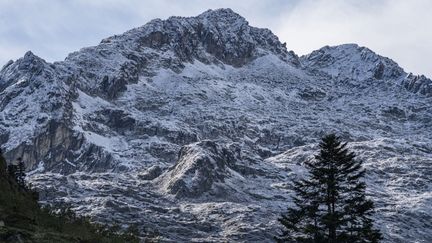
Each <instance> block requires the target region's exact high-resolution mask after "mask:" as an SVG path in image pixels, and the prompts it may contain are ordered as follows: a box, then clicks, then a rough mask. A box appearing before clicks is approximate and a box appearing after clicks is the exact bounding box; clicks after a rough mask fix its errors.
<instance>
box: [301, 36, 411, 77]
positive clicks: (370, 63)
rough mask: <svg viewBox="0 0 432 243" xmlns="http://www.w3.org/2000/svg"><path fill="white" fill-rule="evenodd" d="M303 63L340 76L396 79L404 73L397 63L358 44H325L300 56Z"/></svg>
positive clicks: (311, 67) (308, 66)
mask: <svg viewBox="0 0 432 243" xmlns="http://www.w3.org/2000/svg"><path fill="white" fill-rule="evenodd" d="M301 61H302V64H303V65H304V66H305V67H307V68H310V69H315V70H320V71H323V72H325V73H327V74H329V75H331V76H333V77H338V78H342V79H354V80H360V81H363V80H367V79H379V80H380V79H396V78H399V77H402V76H403V75H404V71H403V69H402V68H401V67H399V65H398V64H397V63H396V62H394V61H393V60H391V59H390V58H386V57H383V56H380V55H378V54H376V53H375V52H373V51H372V50H370V49H369V48H366V47H362V46H359V45H358V44H353V43H350V44H342V45H337V46H325V47H322V48H320V49H318V50H315V51H313V52H312V53H310V54H308V55H305V56H302V57H301Z"/></svg>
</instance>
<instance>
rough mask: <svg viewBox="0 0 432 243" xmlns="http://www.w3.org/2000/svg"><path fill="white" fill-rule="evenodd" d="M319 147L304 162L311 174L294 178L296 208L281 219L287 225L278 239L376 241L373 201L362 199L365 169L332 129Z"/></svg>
mask: <svg viewBox="0 0 432 243" xmlns="http://www.w3.org/2000/svg"><path fill="white" fill-rule="evenodd" d="M319 146H320V152H319V154H318V155H317V156H316V157H315V160H313V161H307V162H305V165H306V168H307V169H308V172H309V177H308V178H306V179H302V180H299V181H295V182H294V192H295V194H296V195H295V196H294V197H293V201H294V204H295V207H293V208H289V209H288V212H287V213H286V214H284V215H282V217H281V218H280V219H279V221H280V222H281V223H282V225H283V226H284V227H285V230H284V231H283V232H282V234H281V235H280V236H279V237H277V240H278V241H279V242H311V243H312V242H314V243H321V242H322V243H345V242H349V243H355V242H371V243H372V242H379V240H380V239H381V238H382V237H381V234H380V232H379V231H378V230H375V229H373V222H372V219H371V216H372V213H373V208H374V205H373V202H372V201H370V200H368V199H366V197H365V189H366V184H365V183H364V182H363V181H362V178H363V176H364V174H365V170H364V169H362V164H361V162H360V161H358V160H355V155H354V154H353V153H352V152H349V151H348V149H347V148H346V143H341V141H340V140H339V138H338V137H337V136H335V135H333V134H331V135H328V136H325V137H324V138H323V139H322V141H321V143H320V145H319Z"/></svg>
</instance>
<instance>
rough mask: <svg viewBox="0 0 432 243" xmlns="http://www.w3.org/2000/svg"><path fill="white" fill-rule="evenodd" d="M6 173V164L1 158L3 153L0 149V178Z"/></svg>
mask: <svg viewBox="0 0 432 243" xmlns="http://www.w3.org/2000/svg"><path fill="white" fill-rule="evenodd" d="M6 172H7V163H6V160H5V158H4V157H3V151H2V150H1V149H0V176H5V175H6Z"/></svg>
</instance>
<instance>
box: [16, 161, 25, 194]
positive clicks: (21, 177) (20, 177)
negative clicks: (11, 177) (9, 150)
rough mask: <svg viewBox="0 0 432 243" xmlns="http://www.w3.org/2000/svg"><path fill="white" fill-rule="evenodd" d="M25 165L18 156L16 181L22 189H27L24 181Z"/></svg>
mask: <svg viewBox="0 0 432 243" xmlns="http://www.w3.org/2000/svg"><path fill="white" fill-rule="evenodd" d="M25 177H26V173H25V165H24V162H23V161H22V159H21V158H18V166H17V172H16V177H15V178H16V181H17V184H18V186H19V187H21V188H22V189H27V185H26V182H25Z"/></svg>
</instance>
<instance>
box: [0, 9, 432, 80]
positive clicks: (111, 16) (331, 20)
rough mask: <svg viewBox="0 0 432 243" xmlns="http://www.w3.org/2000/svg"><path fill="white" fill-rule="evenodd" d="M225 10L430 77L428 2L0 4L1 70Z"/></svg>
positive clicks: (305, 40)
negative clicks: (24, 59) (25, 59)
mask: <svg viewBox="0 0 432 243" xmlns="http://www.w3.org/2000/svg"><path fill="white" fill-rule="evenodd" d="M221 7H230V8H232V9H233V10H234V11H236V12H238V13H240V14H241V15H243V16H244V17H246V19H247V20H248V21H249V22H250V23H251V24H252V25H254V26H258V27H266V28H269V29H271V30H273V32H275V34H277V35H278V36H279V38H280V39H281V41H283V42H287V47H288V48H289V49H292V50H294V51H295V52H297V53H299V54H306V53H309V52H311V51H312V50H314V49H318V48H320V47H322V46H324V45H336V44H341V43H359V44H360V45H364V46H367V47H369V48H371V49H372V50H374V51H376V52H378V53H379V54H381V55H384V56H388V57H390V58H392V59H394V60H395V61H397V62H398V63H399V64H401V66H402V67H404V68H405V69H406V70H408V71H413V72H415V73H425V74H428V76H430V77H432V67H431V65H430V62H429V61H428V60H429V58H428V57H431V56H432V48H431V47H430V45H428V42H430V39H432V38H431V37H432V32H431V31H429V30H428V29H426V28H427V23H432V15H430V14H429V13H428V12H429V11H430V10H432V1H428V0H411V1H405V0H363V1H355V0H332V1H327V0H302V1H300V0H269V1H261V0H247V1H246V0H238V1H228V0H206V1H202V0H146V1H142V0H123V1H121V0H92V1H88V0H63V1H57V0H44V1H34V0H1V1H0V36H1V38H0V66H1V64H2V63H5V62H6V61H8V60H9V59H16V58H19V57H20V56H22V55H23V54H24V53H25V52H26V51H27V50H32V51H33V52H34V53H36V54H37V55H39V56H41V57H43V58H45V59H46V60H48V61H58V60H63V59H64V58H65V57H66V56H67V54H68V53H70V52H72V51H76V50H78V49H79V48H82V47H85V46H90V45H96V44H98V43H99V41H100V40H101V39H103V38H105V37H108V36H111V35H114V34H119V33H123V32H124V31H126V30H128V29H131V28H133V27H138V26H141V25H143V24H145V23H146V22H148V21H150V20H151V19H153V18H162V19H164V18H167V17H169V16H172V15H176V16H195V15H198V14H200V13H201V12H204V11H205V10H207V9H210V8H212V9H215V8H221Z"/></svg>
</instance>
